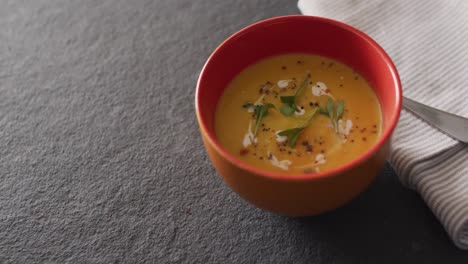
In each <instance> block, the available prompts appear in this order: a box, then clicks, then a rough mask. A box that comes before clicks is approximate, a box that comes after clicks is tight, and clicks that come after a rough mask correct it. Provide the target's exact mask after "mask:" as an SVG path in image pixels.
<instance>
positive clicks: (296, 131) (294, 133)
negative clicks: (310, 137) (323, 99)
mask: <svg viewBox="0 0 468 264" xmlns="http://www.w3.org/2000/svg"><path fill="white" fill-rule="evenodd" d="M315 113H317V108H316V109H314V111H313V112H312V113H311V114H310V115H309V118H308V119H307V121H306V122H305V123H304V124H303V125H302V126H298V127H294V128H290V129H286V130H283V131H281V132H279V133H278V135H280V136H283V137H288V143H289V146H290V147H291V148H294V146H296V141H297V138H298V137H299V135H300V134H301V133H302V131H303V130H304V129H305V128H306V127H307V126H308V125H309V123H310V121H311V120H312V118H313V117H314V115H315Z"/></svg>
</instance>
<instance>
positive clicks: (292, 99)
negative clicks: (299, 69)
mask: <svg viewBox="0 0 468 264" xmlns="http://www.w3.org/2000/svg"><path fill="white" fill-rule="evenodd" d="M307 83H309V77H308V76H306V77H305V78H304V81H303V82H302V84H301V86H300V87H299V89H297V90H296V92H295V93H294V95H289V96H281V97H280V99H281V102H282V103H283V104H284V105H283V106H282V107H281V108H280V112H281V113H282V114H283V115H285V116H291V115H292V114H293V113H294V112H295V111H296V110H297V106H296V101H297V97H299V96H300V95H301V94H302V92H303V91H304V88H305V87H306V86H307Z"/></svg>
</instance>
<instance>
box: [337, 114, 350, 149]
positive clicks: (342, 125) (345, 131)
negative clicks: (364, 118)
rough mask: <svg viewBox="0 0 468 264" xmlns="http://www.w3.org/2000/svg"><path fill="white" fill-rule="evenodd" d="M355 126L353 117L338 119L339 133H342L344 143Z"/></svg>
mask: <svg viewBox="0 0 468 264" xmlns="http://www.w3.org/2000/svg"><path fill="white" fill-rule="evenodd" d="M352 128H353V121H351V119H348V120H346V122H344V121H343V119H340V120H338V134H340V136H341V138H342V139H343V142H342V143H345V142H346V140H347V139H348V136H349V133H350V132H351V129H352Z"/></svg>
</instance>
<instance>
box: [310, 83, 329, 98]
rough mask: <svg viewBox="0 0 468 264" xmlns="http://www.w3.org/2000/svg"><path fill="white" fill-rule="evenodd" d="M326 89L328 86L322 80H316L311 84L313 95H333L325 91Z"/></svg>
mask: <svg viewBox="0 0 468 264" xmlns="http://www.w3.org/2000/svg"><path fill="white" fill-rule="evenodd" d="M327 90H328V87H327V85H326V84H325V83H323V82H317V83H316V84H315V85H312V94H313V95H314V96H317V97H320V96H323V95H326V96H329V97H331V98H333V95H332V94H331V93H329V92H327Z"/></svg>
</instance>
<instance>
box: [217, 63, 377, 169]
mask: <svg viewBox="0 0 468 264" xmlns="http://www.w3.org/2000/svg"><path fill="white" fill-rule="evenodd" d="M381 123H382V122H381V112H380V105H379V102H378V100H377V97H376V95H375V93H374V91H373V90H372V88H371V87H370V85H369V84H368V83H367V81H366V80H365V79H364V78H362V76H360V75H359V74H358V73H356V72H355V71H353V69H352V68H350V67H348V66H346V65H344V64H342V63H339V62H337V61H334V60H331V59H328V58H325V57H321V56H316V55H309V54H286V55H280V56H273V57H269V58H266V59H264V60H261V61H259V62H257V63H255V64H253V65H251V66H249V67H247V68H246V69H245V70H243V71H242V72H241V73H240V74H239V75H237V76H236V77H235V78H234V79H233V80H232V81H231V83H229V85H228V87H227V88H226V90H225V91H224V94H223V95H222V97H221V100H220V101H219V103H218V106H217V110H216V117H215V129H216V137H217V139H218V141H219V142H220V143H221V145H222V146H223V147H224V148H226V149H227V150H228V151H229V152H231V153H232V154H234V155H235V156H237V157H238V158H240V159H241V160H243V161H245V162H247V163H249V164H251V165H253V166H255V167H258V168H261V169H265V170H269V171H274V172H283V173H284V172H287V173H291V174H302V173H313V172H319V171H325V170H329V169H332V168H335V167H337V166H340V165H344V164H346V163H349V162H350V161H352V160H353V159H356V158H357V157H359V156H360V155H362V154H363V153H364V152H365V151H366V150H368V149H369V148H370V147H371V146H372V145H373V144H374V143H375V142H376V141H377V139H378V138H379V136H380V133H381Z"/></svg>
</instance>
